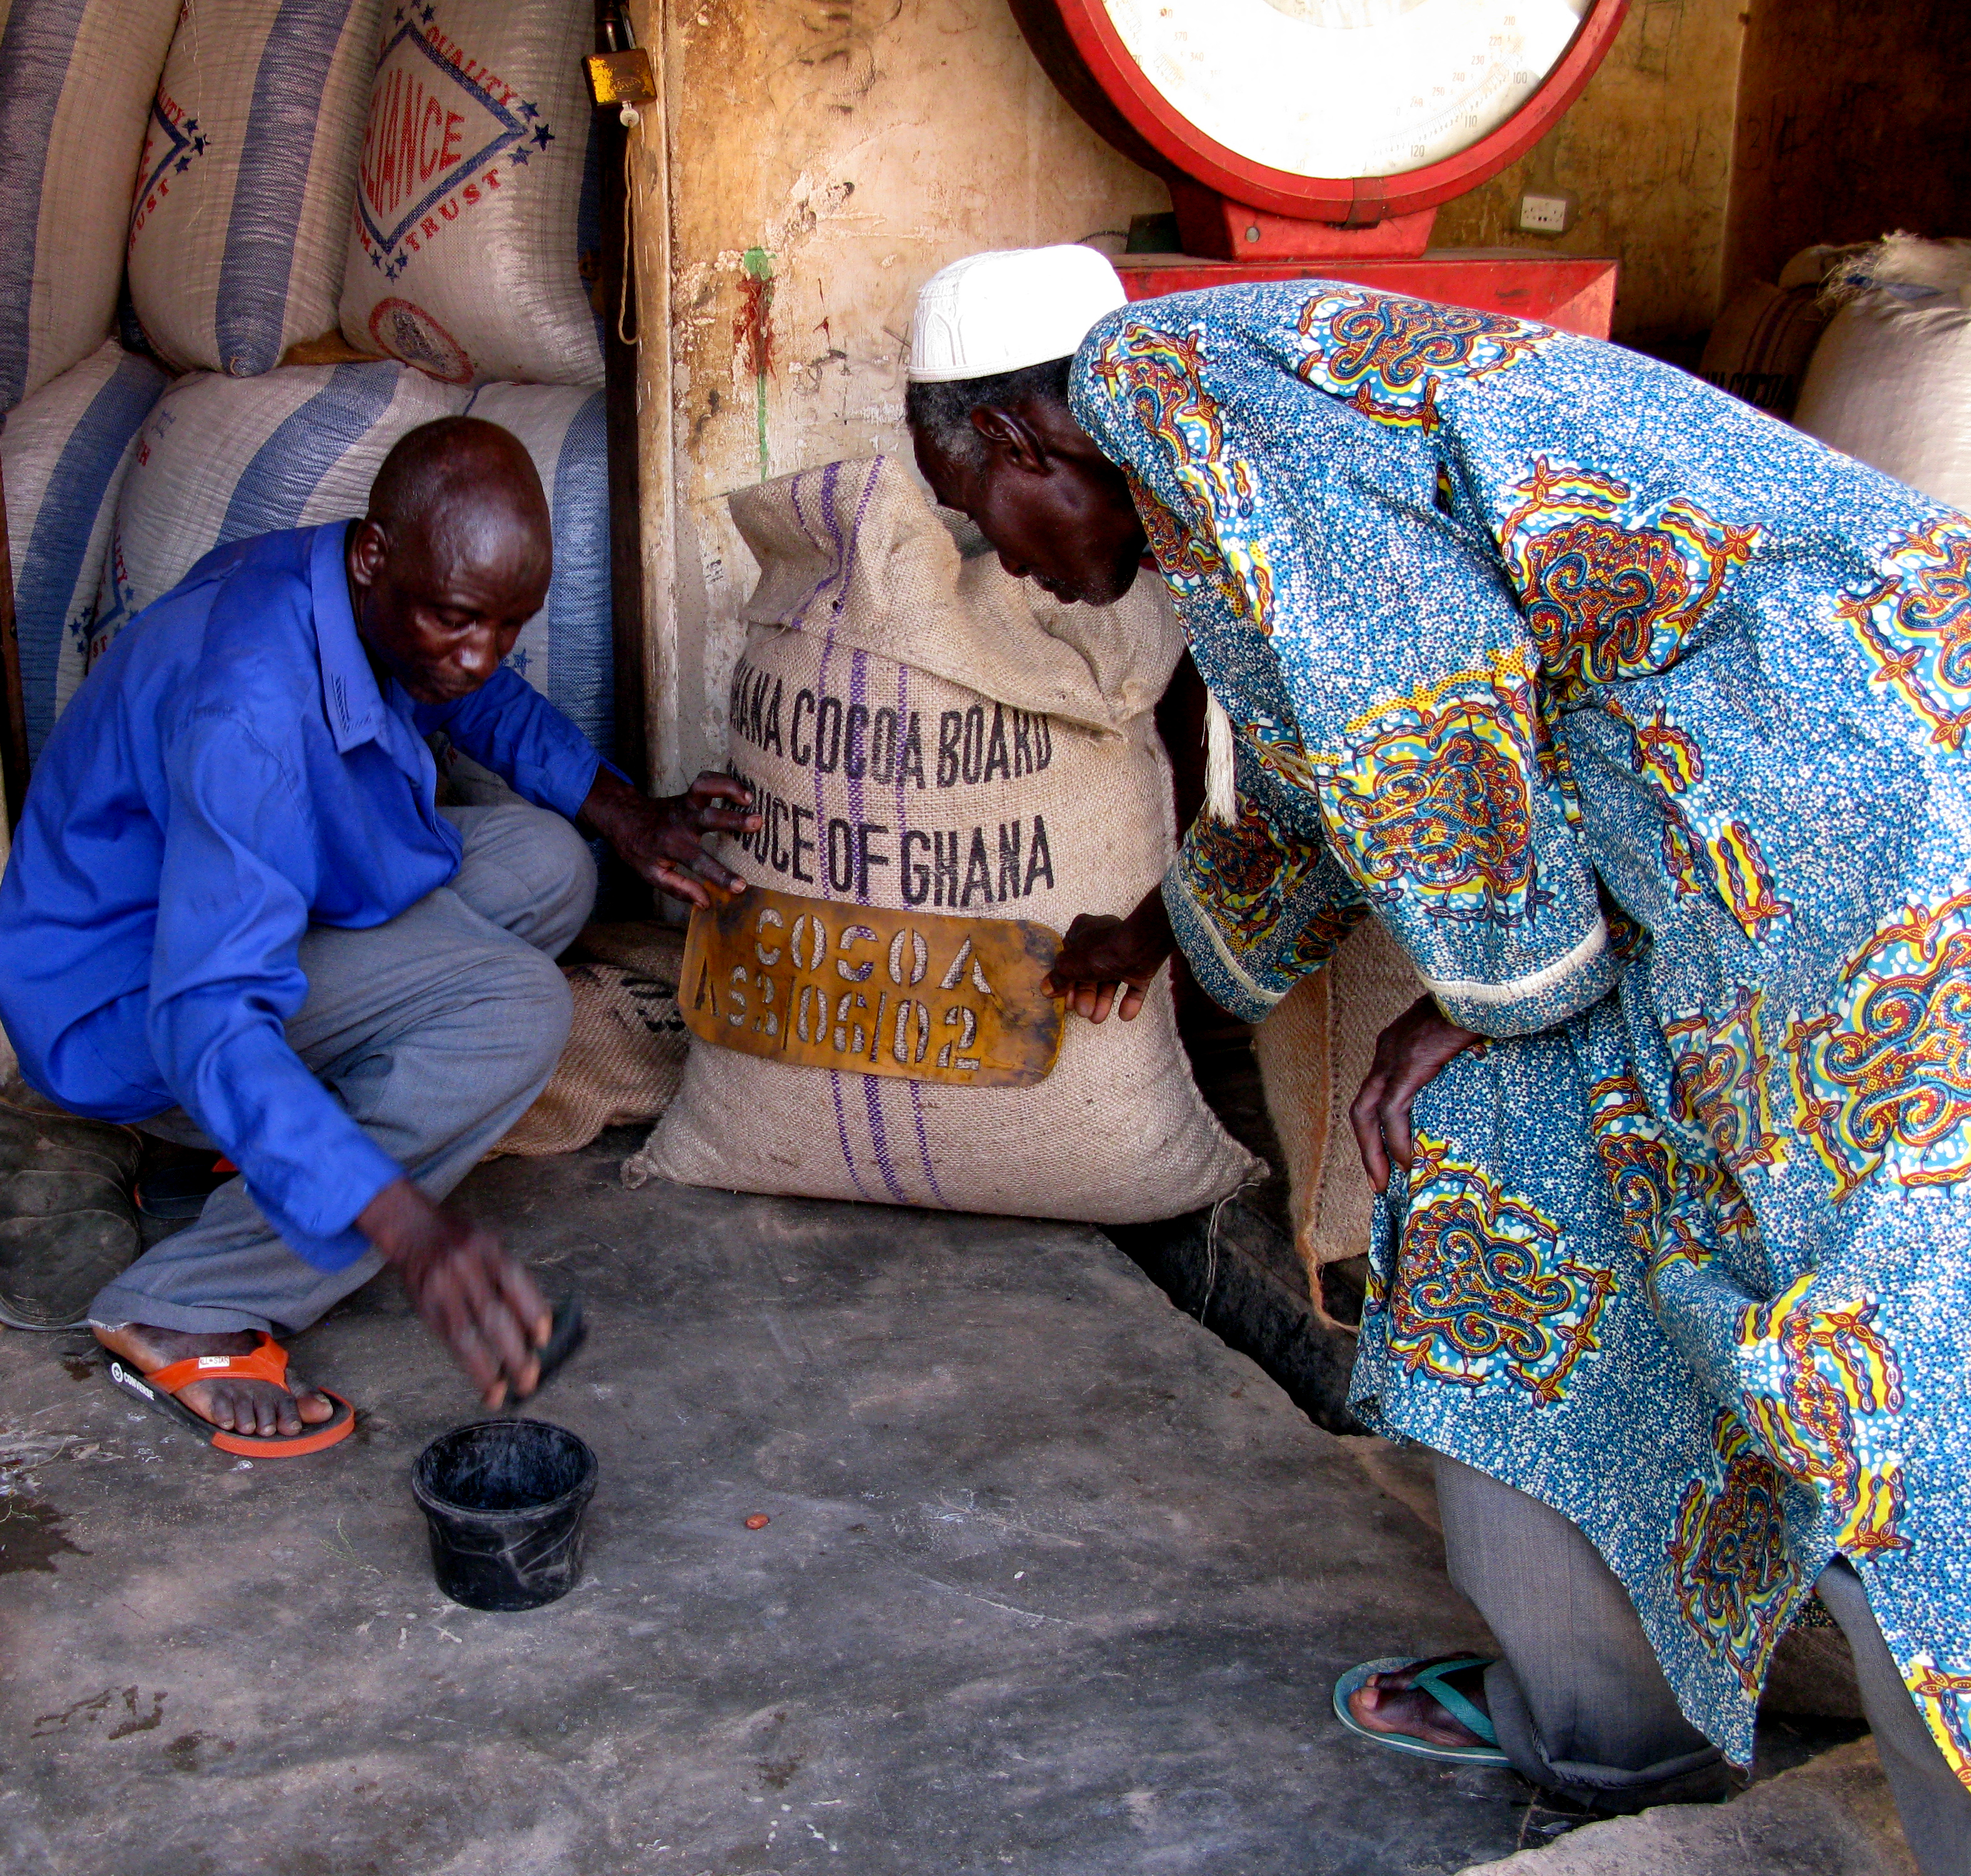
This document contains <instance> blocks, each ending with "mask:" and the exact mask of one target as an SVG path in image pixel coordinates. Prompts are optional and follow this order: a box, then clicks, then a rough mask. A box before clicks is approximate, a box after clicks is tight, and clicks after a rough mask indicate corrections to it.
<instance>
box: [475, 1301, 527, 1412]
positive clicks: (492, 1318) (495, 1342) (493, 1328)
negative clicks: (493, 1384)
mask: <svg viewBox="0 0 1971 1876" xmlns="http://www.w3.org/2000/svg"><path fill="white" fill-rule="evenodd" d="M477 1326H478V1329H479V1334H480V1337H481V1340H483V1341H484V1343H486V1345H487V1347H489V1348H490V1349H491V1350H492V1351H493V1353H494V1355H495V1356H496V1357H497V1358H498V1360H499V1363H500V1372H501V1373H503V1374H504V1375H505V1376H507V1379H510V1381H512V1382H513V1384H514V1386H515V1388H516V1389H517V1390H518V1391H520V1392H523V1393H524V1392H527V1391H528V1383H529V1370H533V1371H534V1372H535V1373H539V1369H540V1363H539V1362H538V1361H536V1360H535V1359H534V1351H533V1348H532V1347H530V1346H529V1342H528V1338H527V1331H526V1328H525V1327H523V1325H522V1322H521V1319H520V1317H518V1316H516V1315H515V1314H514V1313H513V1311H512V1310H511V1309H510V1308H507V1303H506V1301H505V1299H504V1298H500V1297H489V1298H487V1303H486V1306H485V1307H484V1308H483V1309H482V1310H481V1311H480V1314H479V1317H478V1323H477Z"/></svg>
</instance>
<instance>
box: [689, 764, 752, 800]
mask: <svg viewBox="0 0 1971 1876" xmlns="http://www.w3.org/2000/svg"><path fill="white" fill-rule="evenodd" d="M689 793H690V798H691V800H692V801H693V802H694V803H697V802H703V801H736V802H738V803H739V804H740V805H741V806H742V807H744V806H747V805H748V804H749V803H751V801H752V799H753V791H752V790H751V789H750V788H748V787H747V786H746V784H745V783H744V782H742V781H741V780H740V779H739V778H738V777H737V776H736V775H721V774H719V773H718V770H716V769H707V770H705V772H704V773H703V774H702V775H700V776H699V777H698V779H697V780H696V781H695V782H693V783H692V785H691V788H690V790H689Z"/></svg>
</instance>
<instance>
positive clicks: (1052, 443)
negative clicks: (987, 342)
mask: <svg viewBox="0 0 1971 1876" xmlns="http://www.w3.org/2000/svg"><path fill="white" fill-rule="evenodd" d="M973 422H974V425H975V427H976V428H977V429H978V431H979V435H980V437H981V438H982V441H983V443H984V446H985V450H984V455H983V458H982V460H979V461H955V460H954V459H953V458H952V456H951V455H950V454H949V453H948V452H947V451H944V450H943V449H941V448H939V447H938V445H937V444H936V443H935V442H933V441H932V440H931V439H930V438H929V437H928V436H926V435H924V434H923V433H922V432H917V433H916V434H915V435H914V436H913V438H912V442H913V445H914V448H915V450H916V453H917V467H918V468H919V469H920V471H922V472H923V474H924V480H926V481H927V482H928V483H929V484H930V486H931V490H932V492H933V493H934V494H935V495H936V496H937V499H938V500H939V501H940V503H943V505H944V506H946V507H947V508H955V509H956V510H959V512H960V513H963V514H966V515H968V516H970V517H971V519H972V524H973V526H976V528H977V529H979V533H982V535H984V536H985V538H986V539H987V540H989V542H992V546H993V547H994V548H995V549H996V550H997V551H998V553H999V561H1000V564H1001V565H1002V566H1004V567H1005V569H1006V571H1007V572H1008V573H1010V574H1012V575H1014V576H1015V578H1021V579H1031V580H1034V581H1036V582H1037V583H1038V584H1039V585H1041V586H1044V588H1046V589H1047V591H1049V592H1050V593H1051V594H1054V597H1055V598H1057V599H1059V600H1061V601H1064V602H1067V603H1068V604H1074V603H1077V602H1079V603H1081V604H1087V605H1091V606H1109V605H1113V604H1115V602H1116V601H1117V600H1119V599H1120V598H1122V595H1123V594H1125V593H1126V592H1128V591H1129V588H1130V587H1131V586H1132V585H1134V584H1135V578H1136V573H1137V570H1138V568H1139V567H1141V566H1142V564H1143V555H1144V551H1145V547H1146V546H1147V545H1148V543H1147V542H1145V539H1144V536H1143V529H1142V523H1141V522H1140V521H1139V519H1137V516H1136V509H1135V503H1133V502H1132V500H1130V499H1129V484H1127V483H1126V482H1125V481H1124V480H1123V479H1122V471H1120V470H1119V469H1118V468H1116V466H1115V465H1114V464H1113V463H1111V462H1110V461H1109V460H1108V458H1106V457H1105V456H1104V455H1103V454H1102V453H1101V451H1099V450H1098V449H1096V447H1095V445H1093V443H1092V442H1091V441H1090V440H1089V438H1088V437H1087V435H1086V434H1085V433H1084V432H1083V430H1082V428H1081V427H1080V425H1078V424H1077V423H1076V422H1075V421H1074V419H1073V418H1072V417H1071V416H1070V415H1068V413H1067V410H1066V409H1065V408H1064V407H1063V406H1062V405H1058V404H1055V403H1053V402H1048V401H1046V400H1044V399H1043V400H1036V401H1034V402H1029V403H1027V404H1024V405H1021V407H1020V408H1019V409H1018V410H1016V411H1001V410H992V409H982V410H979V411H977V412H974V413H973Z"/></svg>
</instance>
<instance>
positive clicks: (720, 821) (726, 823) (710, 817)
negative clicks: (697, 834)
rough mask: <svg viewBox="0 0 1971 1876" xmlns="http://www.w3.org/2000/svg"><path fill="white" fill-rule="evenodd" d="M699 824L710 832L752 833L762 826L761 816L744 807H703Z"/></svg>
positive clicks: (699, 816) (699, 814) (700, 810)
mask: <svg viewBox="0 0 1971 1876" xmlns="http://www.w3.org/2000/svg"><path fill="white" fill-rule="evenodd" d="M698 824H699V826H700V827H701V828H702V829H704V831H705V832H706V833H708V834H751V833H757V832H758V831H759V827H760V817H759V816H757V814H748V813H747V812H746V810H745V809H744V808H701V809H699V813H698Z"/></svg>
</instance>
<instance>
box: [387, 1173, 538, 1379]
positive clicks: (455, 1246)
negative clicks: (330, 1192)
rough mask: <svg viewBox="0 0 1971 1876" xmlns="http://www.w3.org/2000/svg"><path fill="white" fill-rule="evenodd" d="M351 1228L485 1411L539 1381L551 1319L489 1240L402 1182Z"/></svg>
mask: <svg viewBox="0 0 1971 1876" xmlns="http://www.w3.org/2000/svg"><path fill="white" fill-rule="evenodd" d="M356 1228H357V1230H359V1231H360V1232H361V1233H363V1236H365V1237H367V1239H369V1240H370V1243H372V1244H373V1245H375V1246H376V1249H378V1250H379V1251H380V1252H382V1253H383V1256H384V1258H385V1259H386V1260H387V1261H388V1262H390V1263H393V1264H394V1265H396V1267H397V1270H398V1272H399V1275H401V1276H402V1278H403V1280H404V1288H405V1289H406V1291H409V1294H410V1298H411V1302H412V1306H413V1307H414V1308H415V1309H416V1311H417V1312H418V1314H419V1316H420V1317H422V1318H423V1320H424V1324H425V1327H426V1328H428V1329H429V1330H431V1332H432V1334H434V1335H435V1336H436V1337H438V1340H440V1341H441V1342H442V1343H444V1344H445V1347H447V1348H448V1349H450V1350H451V1352H452V1354H453V1355H454V1357H456V1359H457V1360H458V1365H459V1366H461V1368H463V1369H464V1370H465V1372H466V1373H468V1375H470V1376H471V1377H472V1385H473V1386H474V1387H476V1388H477V1389H478V1390H479V1398H480V1399H481V1400H482V1401H484V1402H485V1403H486V1405H487V1406H489V1407H497V1406H499V1405H501V1404H502V1403H503V1402H504V1401H505V1400H506V1399H507V1397H508V1396H509V1395H511V1396H513V1398H514V1399H520V1400H524V1399H526V1396H528V1395H529V1394H531V1393H532V1392H533V1391H534V1388H535V1386H536V1383H538V1382H539V1379H540V1377H541V1364H540V1360H539V1356H538V1355H537V1354H536V1352H535V1351H536V1350H538V1349H539V1348H540V1347H542V1345H543V1344H544V1343H546V1340H547V1339H548V1332H549V1328H550V1327H551V1326H552V1312H551V1311H549V1308H548V1306H547V1302H546V1299H545V1298H543V1297H542V1295H541V1293H540V1291H539V1290H537V1289H536V1288H535V1287H534V1280H533V1278H531V1277H530V1276H529V1275H527V1273H526V1271H525V1270H523V1269H521V1267H520V1265H519V1264H517V1263H516V1262H514V1260H513V1259H512V1258H511V1257H510V1256H508V1255H507V1252H505V1251H504V1250H503V1249H501V1248H500V1240H499V1239H498V1238H497V1237H496V1236H494V1234H493V1233H491V1232H490V1231H489V1230H487V1229H486V1227H485V1226H484V1225H478V1224H474V1223H473V1222H472V1220H471V1219H469V1218H468V1217H467V1216H465V1215H464V1213H461V1212H457V1211H454V1210H452V1208H451V1207H450V1206H448V1205H436V1204H434V1203H432V1201H431V1200H429V1199H428V1198H426V1197H425V1195H424V1194H422V1192H420V1191H419V1190H418V1188H417V1187H415V1186H414V1185H412V1184H411V1182H410V1181H409V1180H408V1179H399V1180H396V1181H393V1183H392V1184H389V1185H386V1187H384V1188H383V1190H382V1191H380V1193H378V1194H376V1197H374V1198H373V1199H372V1200H370V1203H368V1204H367V1205H366V1206H364V1207H363V1210H362V1211H361V1212H360V1213H358V1214H357V1220H356Z"/></svg>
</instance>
